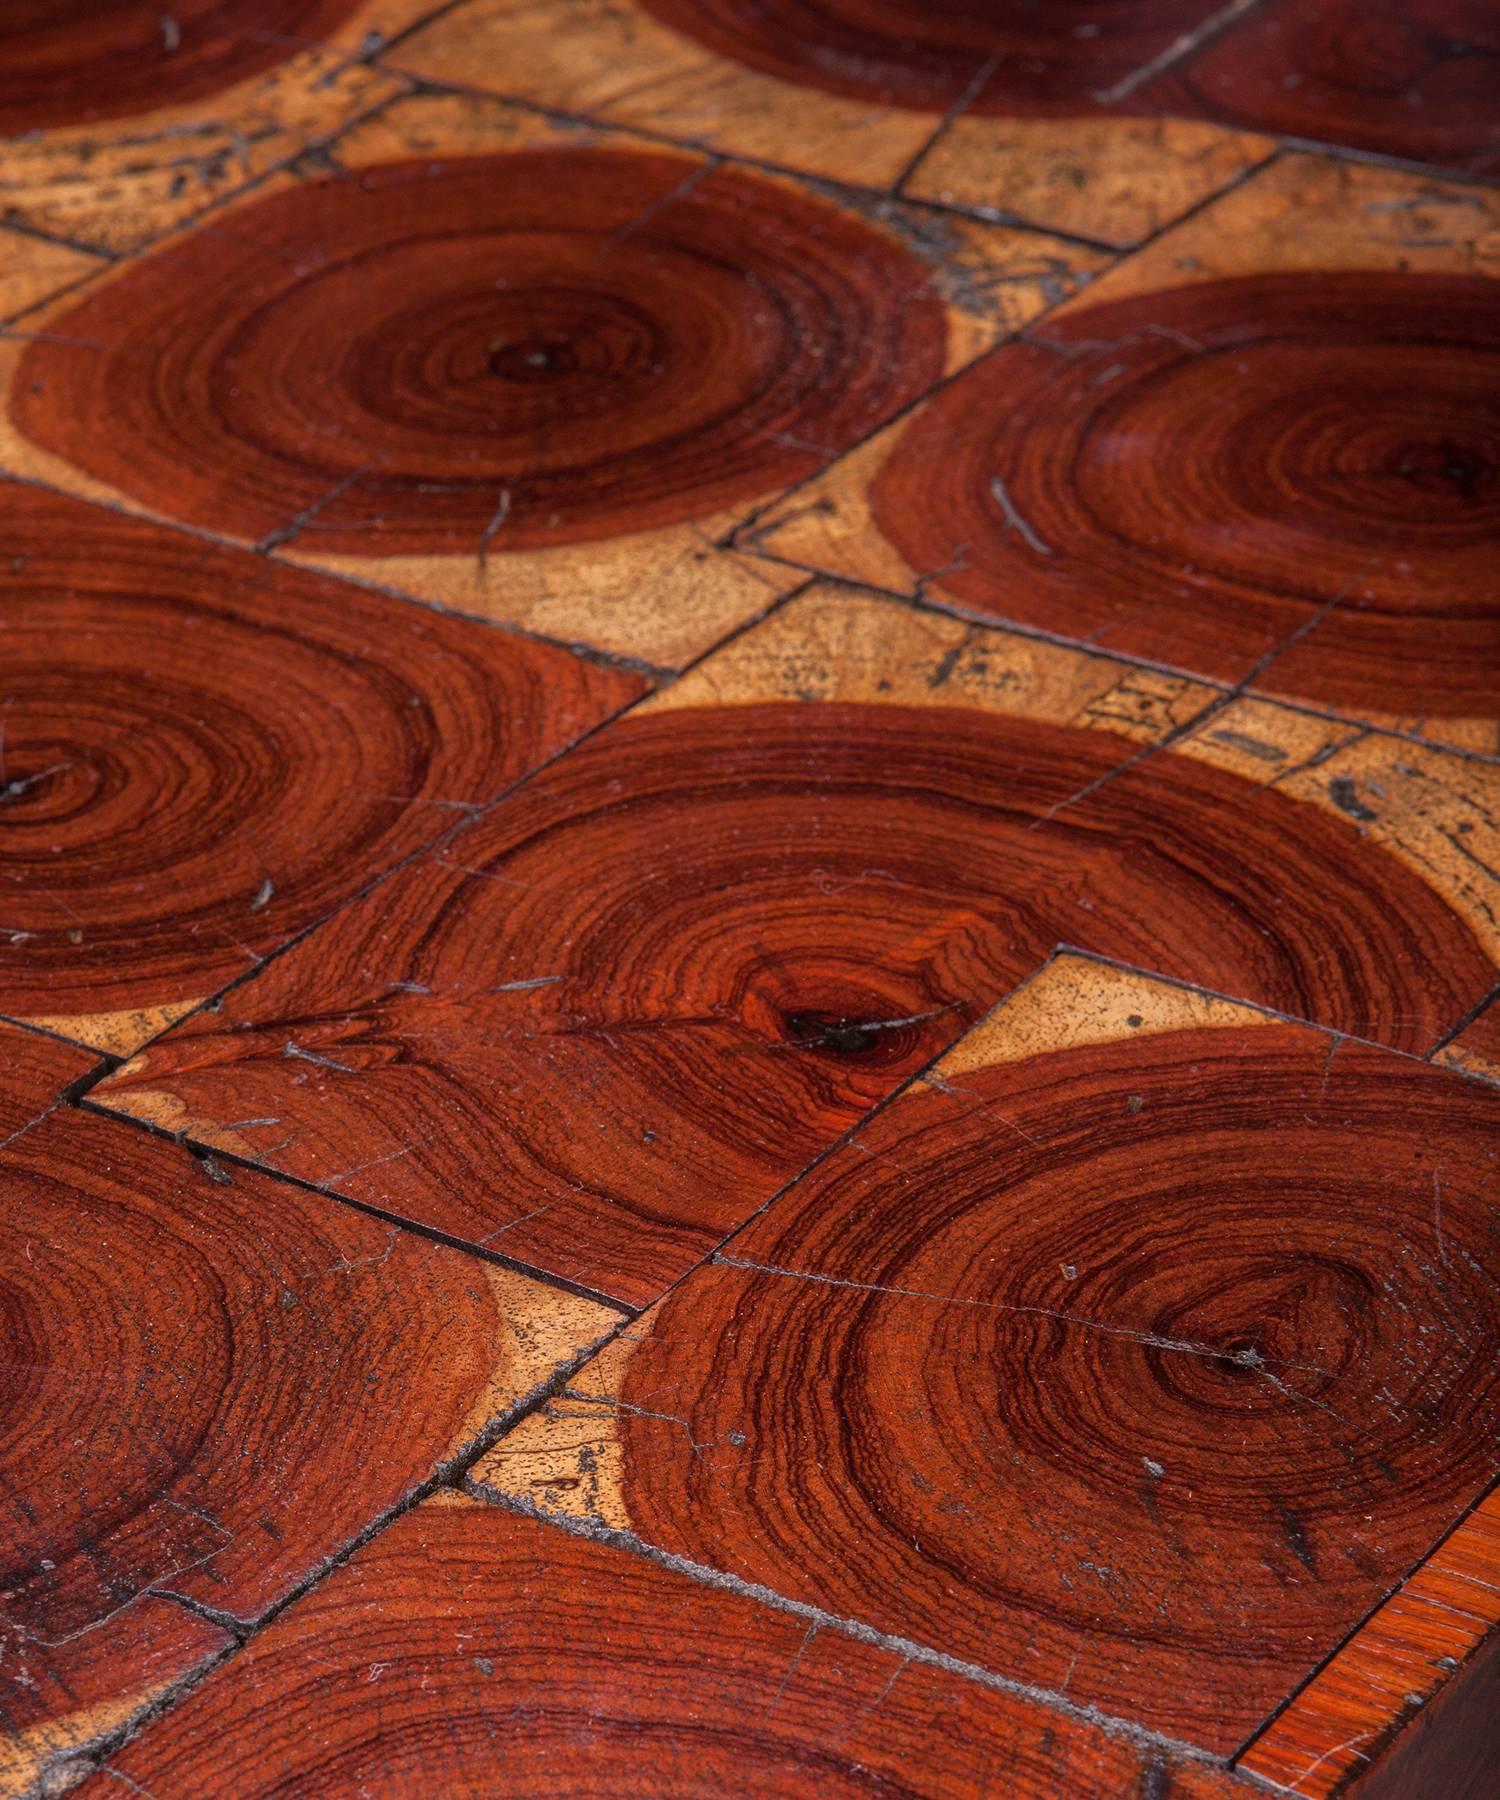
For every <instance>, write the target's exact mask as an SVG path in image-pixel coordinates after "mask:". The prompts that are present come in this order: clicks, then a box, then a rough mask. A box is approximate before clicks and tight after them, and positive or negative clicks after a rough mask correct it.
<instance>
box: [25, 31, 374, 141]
mask: <svg viewBox="0 0 1500 1800" xmlns="http://www.w3.org/2000/svg"><path fill="white" fill-rule="evenodd" d="M357 4H358V0H257V3H256V4H255V5H254V6H245V5H243V4H240V3H238V0H172V4H171V5H170V6H166V5H158V4H155V3H154V0H153V3H152V4H142V3H141V0H16V3H14V4H9V5H7V6H6V8H5V11H4V15H3V18H0V136H6V137H9V136H12V135H15V134H19V133H21V132H25V131H50V130H55V129H57V128H58V127H59V126H66V125H81V124H85V123H89V122H92V121H95V120H106V119H119V118H126V117H129V116H130V115H131V114H138V113H146V112H155V111H157V110H159V109H160V108H162V107H166V106H178V105H184V104H187V103H190V102H191V101H194V100H202V99H204V98H206V97H207V96H209V95H211V94H217V93H221V92H222V91H223V90H224V89H225V88H228V87H233V86H234V85H235V84H236V83H238V82H241V81H252V80H254V79H255V77H256V76H258V75H265V74H267V73H269V72H270V71H271V70H272V69H275V68H278V67H279V66H280V65H281V64H282V63H284V62H287V61H289V60H290V59H291V58H292V57H293V56H296V55H297V54H298V53H299V52H300V51H304V50H307V49H310V48H311V47H313V46H314V45H316V44H317V43H319V42H320V41H321V40H322V39H324V38H326V37H327V36H328V34H329V33H330V32H332V31H333V30H334V29H335V28H336V27H337V26H339V25H341V24H343V22H344V21H345V19H347V18H348V17H349V16H350V14H352V13H353V12H354V10H355V8H356V5H357Z"/></svg>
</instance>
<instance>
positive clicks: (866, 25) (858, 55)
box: [644, 0, 1214, 114]
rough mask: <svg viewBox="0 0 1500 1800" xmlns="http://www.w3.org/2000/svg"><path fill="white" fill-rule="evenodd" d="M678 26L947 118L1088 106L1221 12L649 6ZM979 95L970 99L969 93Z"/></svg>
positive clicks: (734, 1)
mask: <svg viewBox="0 0 1500 1800" xmlns="http://www.w3.org/2000/svg"><path fill="white" fill-rule="evenodd" d="M644 4H645V6H646V8H647V10H648V11H650V12H651V13H653V14H655V16H656V17H657V18H659V19H660V20H661V21H662V23H663V24H665V25H670V26H671V27H672V29H673V30H674V31H680V32H681V33H682V34H683V35H684V36H686V37H691V38H694V39H696V40H697V41H698V42H700V43H702V44H705V45H707V47H708V48H709V49H710V50H713V51H714V52H715V53H716V54H717V55H719V56H724V57H728V58H730V59H732V60H733V61H735V62H740V63H745V64H747V65H748V66H749V67H750V68H753V69H758V70H760V71H761V73H762V74H766V75H774V76H776V77H778V78H779V79H780V80H782V81H791V82H797V83H799V84H801V85H804V86H808V87H816V88H822V89H823V90H824V91H825V92H828V93H834V94H842V95H845V96H846V97H848V98H851V99H856V100H874V101H878V102H881V103H883V104H886V105H895V106H905V107H910V108H912V109H913V110H918V111H927V112H945V111H946V110H947V109H948V108H949V107H951V106H953V105H955V104H956V103H957V102H958V101H960V100H962V99H964V98H965V96H966V95H967V96H970V99H969V104H970V105H971V107H973V108H974V109H976V110H978V111H980V112H996V113H1015V112H1018V111H1019V112H1022V113H1025V114H1037V113H1042V114H1046V113H1053V112H1078V111H1080V110H1091V109H1092V108H1093V107H1094V106H1095V105H1096V102H1095V100H1094V95H1095V94H1096V93H1098V92H1101V91H1105V90H1107V89H1108V88H1110V87H1111V86H1112V85H1114V84H1115V83H1116V82H1118V81H1120V80H1122V79H1123V78H1124V77H1125V76H1127V75H1130V74H1132V73H1134V72H1135V71H1136V70H1137V69H1140V68H1143V67H1144V66H1145V65H1146V64H1147V63H1149V62H1150V61H1151V60H1152V59H1153V58H1154V57H1155V56H1157V55H1159V54H1160V53H1161V51H1163V50H1165V49H1166V48H1167V46H1168V45H1169V44H1171V43H1173V42H1174V41H1175V40H1176V39H1177V38H1178V37H1180V36H1181V35H1182V34H1183V33H1184V32H1187V31H1190V30H1191V29H1192V28H1193V27H1194V26H1195V25H1198V24H1200V23H1201V22H1202V20H1203V19H1204V18H1205V17H1206V16H1207V15H1208V14H1209V13H1211V12H1212V11H1213V10H1214V9H1213V7H1212V5H1211V4H1205V3H1204V0H1145V4H1141V3H1140V0H1043V4H1041V5H1040V6H1028V7H1025V8H1022V7H1018V6H1016V5H1014V4H1009V5H1007V4H1004V0H945V3H944V4H941V5H924V4H923V3H922V0H768V4H764V5H757V6H746V5H744V4H742V3H741V0H644ZM976 87H977V88H978V91H977V92H976V93H973V94H972V95H971V93H970V91H971V90H974V89H976Z"/></svg>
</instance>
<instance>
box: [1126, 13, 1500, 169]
mask: <svg viewBox="0 0 1500 1800" xmlns="http://www.w3.org/2000/svg"><path fill="white" fill-rule="evenodd" d="M1497 62H1500V16H1497V15H1496V12H1495V8H1494V7H1493V5H1491V4H1489V0H1401V3H1400V4H1399V5H1391V4H1386V5H1376V6H1371V5H1367V4H1364V3H1363V0H1268V3H1267V4H1264V5H1259V6H1255V7H1252V8H1250V9H1248V12H1247V15H1246V16H1245V17H1244V18H1242V19H1240V20H1238V21H1237V22H1236V23H1234V24H1233V25H1231V26H1230V28H1229V29H1228V30H1226V31H1225V32H1223V33H1222V34H1221V35H1219V36H1217V37H1215V38H1214V39H1212V40H1211V41H1210V42H1209V43H1207V44H1205V45H1204V46H1203V48H1202V49H1200V50H1198V51H1197V52H1196V53H1195V54H1192V55H1189V56H1187V57H1184V58H1182V59H1181V60H1179V61H1178V62H1176V63H1174V64H1173V66H1172V67H1171V68H1170V69H1168V70H1165V71H1164V72H1163V73H1162V75H1161V76H1160V77H1158V78H1157V80H1155V81H1154V82H1148V83H1147V84H1146V85H1145V86H1144V87H1142V88H1141V89H1140V90H1139V99H1140V102H1141V104H1142V105H1143V106H1147V107H1152V108H1155V107H1161V108H1162V109H1163V110H1165V111H1167V112H1173V113H1181V114H1184V115H1186V116H1190V117H1196V118H1204V119H1213V120H1216V121H1217V122H1219V123H1220V124H1226V125H1234V126H1238V127H1241V128H1243V129H1248V130H1251V131H1273V132H1276V133H1278V134H1280V135H1281V136H1284V137H1291V138H1311V139H1321V140H1322V141H1323V142H1325V143H1329V144H1341V145H1346V146H1348V147H1349V148H1350V149H1354V150H1365V151H1372V152H1375V153H1376V154H1381V155H1385V156H1395V157H1401V158H1404V159H1405V160H1406V161H1408V162H1417V163H1434V164H1438V165H1440V166H1442V167H1444V168H1448V169H1452V170H1454V171H1455V172H1463V173H1466V174H1471V175H1494V174H1495V173H1496V172H1497V171H1500V106H1497V105H1496V103H1495V68H1496V63H1497Z"/></svg>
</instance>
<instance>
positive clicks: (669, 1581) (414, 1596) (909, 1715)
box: [78, 1495, 1248, 1800]
mask: <svg viewBox="0 0 1500 1800" xmlns="http://www.w3.org/2000/svg"><path fill="white" fill-rule="evenodd" d="M372 1671H374V1673H372ZM372 1686H373V1687H374V1688H375V1689H376V1693H375V1696H374V1698H375V1699H376V1700H378V1703H379V1704H378V1710H375V1711H372V1696H371V1691H370V1690H371V1687H372ZM226 1762H227V1763H228V1764H229V1765H231V1766H233V1768H234V1769H235V1772H236V1773H235V1784H236V1793H237V1794H243V1795H244V1796H245V1797H246V1800H254V1797H255V1796H262V1795H264V1796H270V1795H272V1794H286V1793H294V1792H295V1793H308V1792H313V1791H316V1792H317V1793H318V1794H320V1795H328V1796H330V1797H338V1796H348V1797H349V1800H354V1797H355V1796H357V1795H368V1794H371V1793H378V1794H381V1795H383V1796H396V1795H417V1794H421V1793H436V1792H440V1793H442V1794H444V1795H453V1796H466V1797H467V1796H475V1797H477V1796H479V1795H481V1794H483V1795H515V1796H525V1800H534V1797H536V1796H557V1797H561V1796H563V1795H571V1794H578V1793H580V1792H587V1793H589V1794H591V1795H600V1796H619V1797H620V1800H625V1797H626V1796H636V1795H640V1794H643V1793H647V1792H649V1793H651V1794H653V1795H663V1796H665V1795H672V1796H684V1797H685V1796H689V1795H696V1796H706V1795H710V1794H728V1793H733V1794H745V1795H753V1796H762V1797H764V1800H771V1797H772V1796H775V1797H776V1800H782V1797H783V1796H789V1795H803V1794H813V1793H818V1794H833V1795H839V1796H851V1797H852V1796H855V1795H875V1794H879V1795H893V1796H894V1795H903V1796H913V1797H916V1796H924V1797H929V1796H930V1797H932V1800H938V1797H939V1796H942V1797H945V1800H959V1797H960V1796H977V1795H979V1794H983V1793H995V1792H1002V1791H1003V1792H1004V1793H1006V1794H1014V1795H1016V1796H1018V1797H1020V1800H1042V1796H1044V1795H1054V1794H1057V1793H1059V1792H1062V1791H1064V1790H1065V1791H1066V1792H1067V1793H1068V1794H1069V1795H1070V1796H1077V1797H1078V1800H1117V1797H1120V1796H1127V1795H1145V1794H1151V1795H1160V1796H1162V1797H1163V1800H1187V1796H1188V1795H1189V1794H1209V1793H1213V1794H1216V1795H1227V1794H1229V1793H1231V1792H1238V1791H1240V1790H1239V1789H1238V1787H1237V1786H1236V1785H1234V1784H1232V1783H1231V1782H1230V1781H1229V1780H1228V1778H1227V1777H1225V1776H1223V1775H1219V1774H1217V1773H1216V1772H1215V1771H1213V1770H1208V1769H1204V1770H1201V1771H1200V1770H1199V1769H1198V1768H1195V1767H1193V1766H1192V1765H1179V1764H1173V1763H1171V1762H1168V1761H1167V1760H1166V1759H1165V1758H1160V1759H1159V1758H1157V1757H1154V1756H1153V1755H1152V1754H1151V1753H1150V1752H1149V1751H1145V1752H1143V1751H1142V1750H1140V1749H1139V1748H1137V1747H1135V1746H1133V1745H1130V1744H1127V1743H1124V1742H1122V1741H1120V1740H1119V1739H1117V1738H1111V1737H1108V1736H1106V1735H1105V1734H1104V1733H1103V1732H1101V1731H1099V1730H1097V1729H1095V1728H1093V1727H1091V1726H1087V1725H1079V1724H1077V1723H1076V1722H1074V1721H1071V1720H1070V1721H1066V1722H1065V1721H1063V1720H1062V1719H1061V1718H1059V1717H1058V1716H1057V1715H1055V1714H1049V1713H1048V1712H1047V1711H1046V1710H1045V1709H1044V1708H1042V1707H1039V1706H1035V1705H1032V1704H1030V1703H1029V1702H1028V1701H1026V1700H1024V1699H1021V1698H1018V1697H1015V1696H1012V1695H1010V1694H1005V1693H1000V1692H997V1691H995V1690H993V1689H988V1688H985V1687H982V1686H980V1685H978V1684H976V1683H973V1682H967V1681H964V1680H962V1679H960V1678H959V1677H957V1676H955V1675H951V1674H949V1673H947V1672H946V1671H944V1670H941V1669H935V1668H931V1667H925V1666H923V1665H921V1664H918V1663H913V1662H907V1661H904V1660H903V1659H902V1658H900V1657H899V1656H897V1655H895V1654H893V1653H892V1652H890V1651H888V1650H885V1649H880V1648H876V1647H874V1646H871V1645H868V1644H860V1643H855V1642H853V1641H851V1640H849V1639H847V1638H844V1637H842V1636H840V1635H838V1634H836V1633H833V1632H829V1631H819V1630H817V1629H816V1628H814V1629H811V1630H810V1629H809V1626H808V1622H807V1621H806V1620H804V1619H801V1618H797V1617H792V1616H789V1615H788V1614H786V1613H782V1612H776V1611H772V1610H770V1609H768V1608H765V1607H761V1606H758V1605H756V1604H755V1603H754V1602H752V1601H749V1600H745V1599H742V1598H740V1597H739V1596H738V1595H734V1594H727V1593H722V1592H719V1591H717V1590H715V1589H713V1588H710V1587H707V1586H704V1585H702V1584H699V1583H696V1582H693V1581H691V1580H689V1579H687V1578H686V1577H684V1576H682V1575H679V1574H676V1573H674V1572H672V1571H669V1570H666V1569H663V1568H660V1567H658V1566H656V1565H655V1564H652V1563H650V1562H647V1561H645V1560H644V1559H642V1558H638V1557H634V1556H630V1555H627V1554H626V1553H624V1552H622V1551H619V1550H615V1549H608V1548H605V1547H604V1546H602V1545H598V1544H590V1543H585V1542H582V1541H580V1540H578V1539H576V1538H571V1537H568V1536H566V1535H564V1534H563V1533H562V1532H559V1531H555V1530H552V1529H549V1528H548V1527H547V1526H545V1525H542V1524H538V1523H537V1522H535V1521H534V1520H530V1519H523V1518H517V1517H515V1516H513V1515H510V1514H507V1513H504V1512H501V1511H499V1510H498V1509H496V1508H493V1507H488V1506H482V1505H479V1504H478V1503H476V1502H473V1501H465V1500H464V1499H462V1498H460V1497H459V1496H456V1495H446V1496H443V1497H442V1498H440V1499H436V1500H433V1501H430V1502H429V1503H428V1504H426V1505H424V1506H422V1507H420V1508H418V1509H417V1510H416V1511H415V1512H413V1513H411V1514H409V1515H408V1516H407V1517H406V1518H404V1519H402V1520H401V1521H400V1522H399V1523H398V1524H396V1525H394V1526H393V1527H392V1528H391V1529H390V1530H389V1531H388V1532H386V1533H385V1534H383V1535H382V1536H381V1537H380V1538H379V1539H377V1540H376V1541H375V1542H374V1543H372V1544H369V1545H367V1546H366V1547H365V1548H364V1549H362V1550H360V1551H359V1552H358V1553H357V1554H356V1555H355V1556H354V1558H353V1559H352V1561H351V1562H350V1563H349V1564H348V1566H347V1567H345V1568H343V1569H341V1570H339V1571H338V1573H337V1574H335V1575H334V1576H333V1577H332V1578H331V1579H330V1580H329V1581H328V1582H327V1583H326V1584H325V1585H324V1586H322V1587H321V1588H319V1589H318V1590H317V1591H316V1592H315V1593H314V1594H312V1595H310V1596H309V1597H308V1598H307V1599H306V1600H304V1601H302V1602H300V1603H299V1604H298V1605H297V1606H296V1607H295V1608H293V1609H292V1610H291V1611H289V1612H288V1613H287V1614H286V1615H285V1616H284V1617H283V1618H281V1619H279V1620H278V1621H277V1622H276V1623H275V1625H274V1626H272V1628H271V1629H270V1630H269V1631H268V1632H267V1633H266V1634H265V1636H264V1637H263V1638H261V1639H260V1640H259V1641H258V1642H256V1643H254V1644H252V1645H251V1646H250V1647H249V1648H248V1649H247V1650H246V1651H245V1652H244V1653H243V1654H242V1655H240V1656H238V1657H236V1658H235V1659H234V1661H233V1662H231V1663H230V1664H228V1665H227V1666H226V1667H225V1668H224V1669H222V1670H220V1671H218V1672H217V1673H216V1674H215V1675H214V1676H213V1677H212V1678H211V1679H210V1680H209V1681H208V1682H206V1683H205V1684H204V1686H203V1687H202V1688H201V1689H200V1690H199V1691H198V1692H197V1693H195V1694H194V1695H193V1696H191V1698H189V1699H188V1700H187V1701H186V1702H185V1703H184V1704H183V1705H182V1706H181V1707H179V1708H178V1709H177V1710H176V1711H175V1712H174V1713H173V1714H172V1715H171V1716H170V1717H168V1718H166V1719H163V1720H161V1721H159V1722H158V1723H156V1724H154V1725H153V1726H151V1727H150V1728H149V1729H148V1730H147V1731H145V1732H144V1733H143V1734H142V1735H141V1736H140V1737H139V1738H138V1739H136V1740H135V1741H134V1742H133V1743H131V1744H130V1745H129V1746H128V1747H127V1748H126V1749H125V1750H124V1751H122V1752H121V1753H120V1754H119V1755H118V1756H117V1757H115V1758H114V1759H112V1760H111V1761H110V1762H109V1764H108V1765H107V1766H106V1768H105V1770H104V1771H102V1772H101V1773H100V1774H99V1775H98V1776H96V1777H95V1778H94V1780H92V1781H90V1782H86V1783H85V1784H84V1786H83V1787H82V1788H80V1789H79V1790H78V1793H79V1800H104V1797H105V1796H111V1795H115V1794H118V1792H119V1791H120V1787H121V1786H122V1785H129V1784H134V1785H135V1786H137V1787H140V1788H144V1789H145V1790H146V1791H147V1792H149V1793H151V1794H153V1795H155V1796H156V1797H157V1800H174V1797H177V1796H181V1797H182V1800H188V1797H189V1796H192V1797H193V1800H197V1796H199V1795H201V1794H203V1793H205V1792H207V1791H211V1790H212V1788H213V1786H214V1784H215V1782H216V1780H217V1779H218V1772H219V1771H221V1770H222V1769H223V1768H224V1766H225V1765H226ZM1189 1768H1192V1775H1193V1777H1194V1784H1193V1785H1192V1786H1191V1787H1188V1786H1179V1784H1178V1782H1179V1771H1180V1770H1181V1771H1182V1772H1184V1773H1185V1772H1186V1771H1187V1769H1189ZM1199 1782H1201V1783H1202V1784H1203V1785H1201V1786H1200V1785H1198V1783H1199ZM1246 1791H1248V1790H1246Z"/></svg>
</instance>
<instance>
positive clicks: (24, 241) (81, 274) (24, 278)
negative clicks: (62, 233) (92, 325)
mask: <svg viewBox="0 0 1500 1800" xmlns="http://www.w3.org/2000/svg"><path fill="white" fill-rule="evenodd" d="M99 266H100V265H99V259H98V257H96V256H89V255H87V254H86V253H85V252H84V251H82V250H73V249H70V248H69V247H68V246H67V245H66V244H51V243H48V242H47V240H46V239H45V238H35V237H28V236H26V235H25V234H24V233H22V232H19V231H0V320H3V321H9V320H11V319H14V318H16V317H18V316H19V315H20V314H22V313H25V312H28V311H29V310H30V309H31V308H32V307H33V306H38V305H40V304H41V302H42V301H44V300H47V299H50V298H51V296H52V295H54V294H56V293H59V292H60V291H61V290H62V289H64V288H69V287H73V286H75V285H76V284H77V283H78V282H80V281H83V280H86V279H87V277H88V276H90V275H92V274H94V273H95V272H96V271H97V270H98V268H99Z"/></svg>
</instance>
